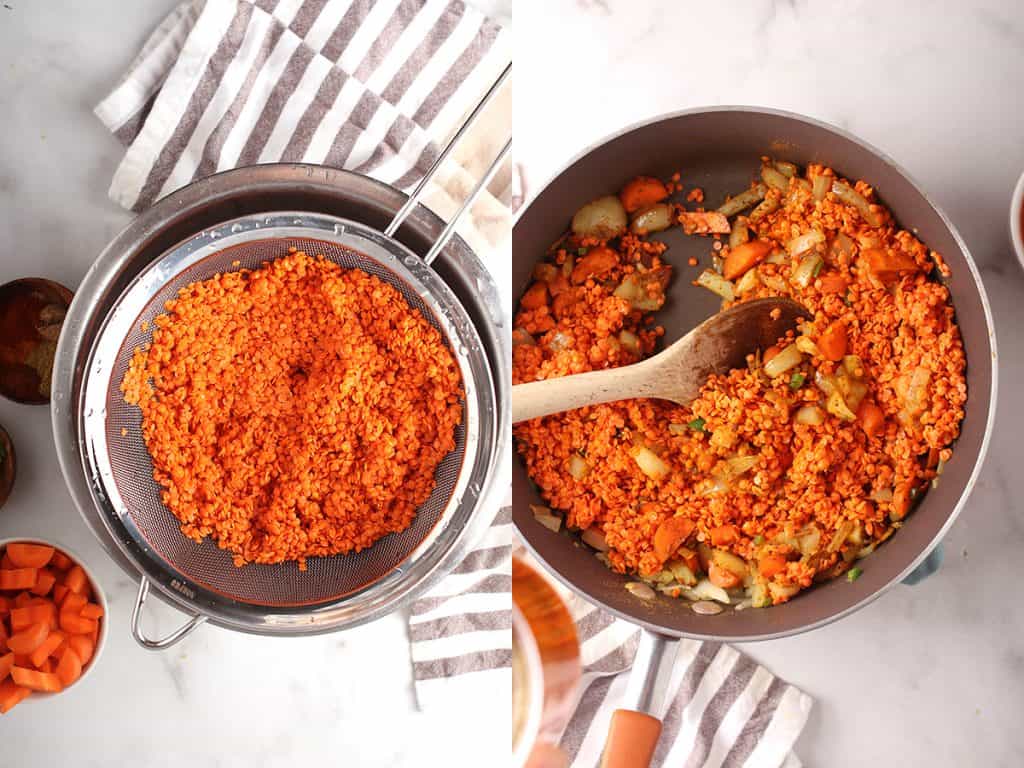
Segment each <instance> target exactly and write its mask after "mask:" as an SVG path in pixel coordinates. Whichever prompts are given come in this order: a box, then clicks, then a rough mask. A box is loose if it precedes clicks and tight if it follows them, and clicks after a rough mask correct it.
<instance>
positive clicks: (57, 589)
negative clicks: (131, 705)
mask: <svg viewBox="0 0 1024 768" xmlns="http://www.w3.org/2000/svg"><path fill="white" fill-rule="evenodd" d="M101 602H102V601H101V600H100V599H99V598H98V596H97V595H95V594H94V591H93V587H92V584H91V582H90V579H89V576H88V575H87V574H86V572H85V570H84V569H83V568H82V566H80V565H78V564H77V563H75V562H74V561H73V560H72V559H71V558H70V557H68V555H66V554H65V553H63V552H61V551H60V550H58V549H56V548H55V547H52V546H49V545H47V544H41V543H34V542H21V541H18V542H10V543H8V544H7V545H6V547H3V553H2V556H0V714H6V713H7V712H9V711H10V710H11V709H13V708H14V707H15V706H17V705H18V704H19V703H21V702H22V701H24V700H25V699H26V698H28V697H29V696H30V695H31V694H32V693H34V692H38V693H60V692H61V691H63V690H64V689H65V688H67V687H69V686H71V685H73V684H74V683H75V682H76V681H77V680H78V679H79V678H80V677H81V676H82V672H83V669H85V668H86V666H87V665H88V664H89V662H90V661H91V660H92V659H93V657H94V656H95V653H96V648H97V645H98V643H99V640H100V623H101V621H102V619H103V614H104V610H103V607H102V605H101Z"/></svg>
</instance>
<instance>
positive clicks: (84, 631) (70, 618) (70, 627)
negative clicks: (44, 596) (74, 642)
mask: <svg viewBox="0 0 1024 768" xmlns="http://www.w3.org/2000/svg"><path fill="white" fill-rule="evenodd" d="M60 628H61V629H63V630H64V631H65V632H67V633H68V634H69V635H91V634H92V631H93V630H94V629H96V622H95V621H94V620H92V619H84V618H82V617H81V616H76V615H74V614H71V613H68V612H67V611H61V613H60Z"/></svg>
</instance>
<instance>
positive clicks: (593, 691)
mask: <svg viewBox="0 0 1024 768" xmlns="http://www.w3.org/2000/svg"><path fill="white" fill-rule="evenodd" d="M519 556H522V557H525V559H526V560H527V562H530V563H531V564H533V565H534V567H535V568H536V570H537V571H538V573H544V569H543V567H541V566H540V565H538V564H537V563H536V561H535V560H533V559H532V558H530V557H529V556H527V555H525V554H524V553H522V552H520V555H519ZM549 581H550V583H551V585H552V586H553V587H554V588H555V590H556V591H557V592H558V594H559V595H561V596H562V599H563V600H565V602H566V605H567V606H568V607H569V612H570V614H572V617H573V619H574V620H575V621H576V632H577V636H578V638H579V641H580V657H581V658H580V660H581V662H582V666H583V678H582V681H581V685H580V692H579V699H578V702H577V705H576V710H575V712H574V714H573V716H572V718H571V720H570V721H569V724H568V725H567V726H566V729H565V732H564V733H563V735H562V740H561V747H562V750H563V751H564V752H565V754H566V757H567V759H568V762H567V765H570V766H572V768H594V766H596V765H597V764H598V762H599V761H600V757H601V750H602V749H603V747H604V741H605V737H606V735H607V733H608V723H609V721H610V719H611V716H612V712H614V711H615V709H617V708H618V707H619V705H620V701H621V700H622V697H623V695H624V693H625V690H626V683H627V681H628V679H629V668H630V666H631V665H632V663H633V656H634V654H635V653H636V649H637V645H638V643H639V640H640V631H639V630H638V629H637V628H636V627H635V626H634V625H632V624H630V623H628V622H625V621H621V620H619V619H616V618H615V617H614V616H612V615H611V614H610V613H607V612H605V611H602V610H600V609H598V608H596V607H595V606H594V605H592V604H591V603H588V602H587V601H585V600H583V599H581V598H580V597H578V596H576V595H575V594H573V593H572V592H569V591H568V590H567V589H565V588H564V587H563V586H562V585H561V584H558V583H557V582H555V581H554V580H553V579H550V580H549ZM812 704H813V699H811V697H810V696H808V695H807V694H806V693H804V692H803V691H801V690H800V689H798V688H796V687H794V686H792V685H790V684H788V683H786V682H785V681H783V680H780V679H779V678H777V677H775V676H774V675H773V674H772V673H771V672H769V671H768V670H767V669H765V668H764V667H762V666H760V665H759V664H758V663H757V662H755V661H754V660H753V659H751V658H750V657H748V656H746V655H744V654H742V653H740V652H739V651H737V650H736V649H734V648H732V647H730V646H728V645H722V644H720V643H709V642H700V641H697V640H683V641H681V642H680V644H679V655H678V658H677V660H676V663H675V667H674V670H673V676H672V678H671V679H670V680H669V685H668V692H667V694H666V696H665V701H664V703H663V710H662V711H661V712H658V713H657V714H659V715H660V716H661V719H662V728H663V730H662V736H661V740H660V741H659V742H658V748H657V751H656V752H655V755H654V761H653V763H652V766H653V767H654V768H662V767H664V768H669V766H671V768H800V766H801V762H800V760H799V758H797V756H796V755H795V754H794V753H793V745H794V744H795V743H796V740H797V738H798V737H799V735H800V733H801V731H802V730H803V728H804V725H805V724H806V723H807V717H808V715H809V714H810V710H811V705H812Z"/></svg>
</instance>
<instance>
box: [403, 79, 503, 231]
mask: <svg viewBox="0 0 1024 768" xmlns="http://www.w3.org/2000/svg"><path fill="white" fill-rule="evenodd" d="M511 73H512V65H511V64H509V65H507V66H506V67H505V69H503V70H502V72H501V74H500V75H498V79H497V80H495V81H494V83H493V84H492V85H491V87H490V88H489V89H488V90H487V93H485V94H484V95H483V98H482V99H480V101H479V102H478V103H477V105H476V107H474V109H473V111H472V112H470V113H469V116H468V117H467V118H466V120H465V122H464V123H463V124H462V126H461V127H460V128H459V130H457V131H456V132H455V134H454V135H453V136H452V137H451V138H450V139H449V140H448V143H447V144H446V145H445V147H444V149H442V150H441V153H440V154H439V155H438V156H437V159H436V160H434V162H433V164H432V165H431V166H430V168H428V169H427V172H426V173H425V174H423V178H421V179H420V180H419V183H418V184H416V187H415V188H414V189H413V191H412V194H410V195H409V198H408V199H407V200H406V201H405V205H403V206H402V207H401V208H399V209H398V212H397V213H396V214H395V216H394V218H393V219H391V223H390V224H388V226H387V228H386V229H385V230H384V234H385V235H387V236H388V237H393V236H394V234H395V233H396V232H397V231H398V228H399V227H400V226H402V222H403V221H405V220H406V219H407V218H408V217H409V214H410V213H412V210H413V208H415V207H416V206H417V205H418V204H419V201H420V197H422V195H423V193H424V191H426V189H427V185H428V184H429V183H430V181H431V180H432V179H433V178H434V176H435V175H436V174H437V172H438V170H440V168H441V165H442V164H444V161H445V159H446V158H447V157H448V155H450V154H451V153H452V150H454V149H455V148H456V147H457V146H458V145H459V142H461V141H462V137H463V136H465V135H466V133H468V132H469V129H470V128H471V127H472V125H473V123H475V122H476V119H477V118H478V117H479V116H480V114H481V113H482V112H483V111H484V109H485V108H486V107H487V105H488V104H489V103H490V102H491V99H493V98H494V96H495V94H497V93H498V91H500V90H501V86H502V85H503V84H504V83H505V81H506V80H507V79H508V76H509V75H510V74H511Z"/></svg>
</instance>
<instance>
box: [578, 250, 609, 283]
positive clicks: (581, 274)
mask: <svg viewBox="0 0 1024 768" xmlns="http://www.w3.org/2000/svg"><path fill="white" fill-rule="evenodd" d="M618 264H619V254H617V253H616V252H615V251H613V250H612V249H611V248H609V247H608V246H606V245H595V246H594V247H593V248H591V249H590V250H589V251H587V255H586V256H584V257H583V258H582V259H580V260H579V261H577V262H576V266H575V267H574V268H573V270H572V281H573V282H574V283H575V284H576V285H579V284H580V283H585V282H586V281H587V280H588V279H590V278H592V277H600V276H601V275H603V274H605V273H606V272H609V271H610V270H612V269H614V268H615V267H617V266H618Z"/></svg>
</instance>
